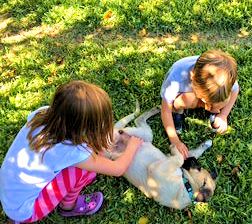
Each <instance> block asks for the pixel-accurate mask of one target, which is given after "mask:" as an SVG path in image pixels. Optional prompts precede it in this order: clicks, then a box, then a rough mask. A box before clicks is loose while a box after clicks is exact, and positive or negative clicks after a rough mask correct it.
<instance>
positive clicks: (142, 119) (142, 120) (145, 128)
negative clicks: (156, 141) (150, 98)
mask: <svg viewBox="0 0 252 224" xmlns="http://www.w3.org/2000/svg"><path fill="white" fill-rule="evenodd" d="M157 113H160V108H158V107H154V108H152V109H150V110H149V111H146V112H144V113H143V114H141V115H140V116H139V117H138V118H137V119H136V120H135V124H136V127H137V128H138V129H139V130H141V131H142V132H144V133H145V136H146V137H145V139H147V140H148V142H152V139H153V135H152V130H151V127H150V126H149V125H148V124H147V119H149V118H150V117H152V116H154V115H156V114H157Z"/></svg>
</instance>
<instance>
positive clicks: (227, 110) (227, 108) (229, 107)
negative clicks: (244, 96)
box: [219, 90, 239, 118]
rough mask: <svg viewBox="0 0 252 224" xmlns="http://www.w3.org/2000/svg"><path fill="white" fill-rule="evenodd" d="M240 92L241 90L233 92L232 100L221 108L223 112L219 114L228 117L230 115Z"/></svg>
mask: <svg viewBox="0 0 252 224" xmlns="http://www.w3.org/2000/svg"><path fill="white" fill-rule="evenodd" d="M238 94H239V90H238V91H236V92H232V93H231V97H230V100H229V102H228V103H227V105H226V106H225V107H223V108H222V109H221V112H220V114H219V115H220V116H223V117H226V118H227V117H228V115H229V113H230V111H231V110H232V108H233V106H234V104H235V101H236V99H237V97H238Z"/></svg>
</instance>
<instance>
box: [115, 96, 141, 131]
mask: <svg viewBox="0 0 252 224" xmlns="http://www.w3.org/2000/svg"><path fill="white" fill-rule="evenodd" d="M139 113H140V106H139V102H138V100H137V101H136V110H135V112H133V113H131V114H129V115H128V116H126V117H124V118H122V119H120V120H119V121H117V122H116V123H115V125H114V128H116V129H123V128H124V127H125V126H126V125H127V124H128V123H129V122H130V121H132V120H134V119H135V117H136V116H138V114H139Z"/></svg>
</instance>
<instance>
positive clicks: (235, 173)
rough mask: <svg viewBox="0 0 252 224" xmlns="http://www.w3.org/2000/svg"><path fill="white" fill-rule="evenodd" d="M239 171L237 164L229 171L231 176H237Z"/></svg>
mask: <svg viewBox="0 0 252 224" xmlns="http://www.w3.org/2000/svg"><path fill="white" fill-rule="evenodd" d="M239 171H240V165H239V164H238V165H237V166H236V167H234V168H233V169H232V171H231V173H232V175H233V176H237V175H238V173H239Z"/></svg>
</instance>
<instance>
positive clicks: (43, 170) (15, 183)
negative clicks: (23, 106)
mask: <svg viewBox="0 0 252 224" xmlns="http://www.w3.org/2000/svg"><path fill="white" fill-rule="evenodd" d="M45 108H46V107H43V108H39V109H38V110H40V109H45ZM38 110H37V111H38ZM37 111H35V112H33V113H32V114H31V115H30V116H28V119H27V120H28V121H29V120H30V119H31V118H32V117H33V116H34V115H35V113H36V112H37ZM40 130H41V128H40ZM40 130H35V132H37V133H38V132H39V131H40ZM28 132H29V128H27V126H26V125H24V126H23V127H22V129H21V130H20V131H19V133H18V135H17V136H16V138H15V139H14V141H13V143H12V145H11V147H10V149H9V150H8V152H7V154H6V156H5V159H4V161H3V164H2V166H1V169H0V200H1V203H2V207H3V210H4V211H5V213H6V214H7V215H8V217H10V218H11V219H13V220H16V221H23V220H26V219H28V218H30V217H31V215H32V214H33V207H34V202H35V200H36V198H37V197H38V195H39V193H40V192H41V191H42V189H43V188H44V187H45V186H46V185H47V184H48V183H50V182H51V181H52V180H53V179H54V178H55V176H56V175H57V174H58V173H59V172H60V171H61V170H62V169H64V168H66V167H69V166H72V165H74V164H76V163H79V162H82V161H85V160H86V159H88V158H89V156H90V155H91V153H92V151H91V149H90V148H88V146H87V145H86V144H82V145H77V146H76V145H72V144H71V142H70V141H64V142H62V143H58V144H56V145H54V146H53V147H52V148H50V149H49V150H47V151H46V152H45V154H44V157H43V160H42V159H41V158H42V153H41V152H35V151H33V150H31V149H30V147H29V142H28V140H27V134H28Z"/></svg>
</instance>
